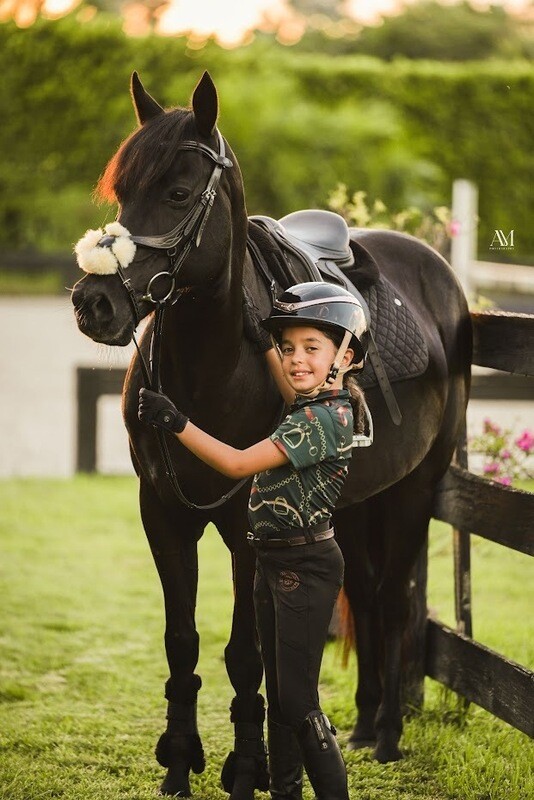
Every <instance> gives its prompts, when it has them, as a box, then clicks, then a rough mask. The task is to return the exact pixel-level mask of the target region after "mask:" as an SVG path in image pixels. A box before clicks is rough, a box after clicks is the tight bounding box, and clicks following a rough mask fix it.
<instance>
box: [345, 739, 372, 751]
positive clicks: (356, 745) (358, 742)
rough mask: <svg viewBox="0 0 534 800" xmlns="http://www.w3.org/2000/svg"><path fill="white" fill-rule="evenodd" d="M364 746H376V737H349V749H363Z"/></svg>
mask: <svg viewBox="0 0 534 800" xmlns="http://www.w3.org/2000/svg"><path fill="white" fill-rule="evenodd" d="M364 747H376V739H374V738H373V739H352V738H351V739H349V741H348V742H347V746H346V749H347V750H363V748H364Z"/></svg>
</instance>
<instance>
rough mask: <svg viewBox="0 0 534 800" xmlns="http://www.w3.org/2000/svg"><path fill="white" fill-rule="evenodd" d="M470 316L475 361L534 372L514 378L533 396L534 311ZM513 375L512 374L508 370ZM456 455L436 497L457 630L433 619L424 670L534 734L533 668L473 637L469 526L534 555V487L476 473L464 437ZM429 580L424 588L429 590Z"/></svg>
mask: <svg viewBox="0 0 534 800" xmlns="http://www.w3.org/2000/svg"><path fill="white" fill-rule="evenodd" d="M471 319H472V322H473V337H474V348H473V363H474V364H477V365H479V366H484V367H492V368H494V369H500V370H507V371H508V372H510V373H512V372H515V373H520V374H521V375H523V376H529V377H526V378H521V379H520V380H519V384H516V385H520V386H521V387H522V389H521V391H522V392H524V393H525V397H526V398H528V397H530V398H532V397H533V394H534V384H533V382H532V379H533V376H534V315H528V314H508V313H502V312H498V313H491V312H484V313H472V314H471ZM482 377H483V378H486V377H488V376H482ZM513 379H514V376H513V375H510V376H508V377H505V378H504V380H505V381H506V380H508V381H512V380H513ZM515 379H516V381H517V376H515ZM501 380H502V379H501ZM475 385H476V384H475ZM479 385H480V384H479ZM482 385H484V382H482ZM486 390H487V385H486ZM472 396H473V395H472ZM457 462H458V465H456V466H454V465H453V466H451V467H450V468H449V470H448V472H447V474H446V475H445V477H444V479H443V480H442V481H441V484H440V486H439V487H438V492H437V494H436V500H435V505H434V516H435V518H436V519H440V520H443V521H444V522H447V523H449V524H450V525H452V526H453V541H454V584H455V607H456V625H457V630H455V631H454V630H452V629H451V628H449V627H447V626H446V625H444V624H443V623H442V622H439V621H438V620H435V619H430V618H428V619H427V621H426V628H425V635H426V655H425V673H426V674H427V675H429V676H430V677H432V678H434V679H435V680H437V681H439V682H440V683H443V684H444V685H445V686H448V687H449V688H451V689H453V690H454V691H455V692H457V693H458V694H460V695H462V696H463V697H464V698H466V699H467V700H468V701H470V702H473V703H476V704H477V705H479V706H481V707H482V708H485V709H486V710H487V711H489V712H490V713H492V714H493V715H494V716H497V717H499V718H500V719H502V720H504V721H505V722H508V723H509V724H510V725H513V726H514V727H515V728H517V729H518V730H520V731H523V732H524V733H526V734H528V735H529V736H531V737H533V738H534V715H533V713H532V709H533V708H534V672H532V671H531V670H529V669H527V668H526V667H523V666H521V665H520V664H515V663H514V662H512V661H510V660H509V659H507V658H506V657H505V656H504V655H501V654H500V653H496V652H494V651H493V650H490V649H489V648H487V647H484V646H483V645H481V644H479V643H478V642H476V641H474V640H473V638H472V637H471V634H472V619H471V552H470V534H471V533H476V534H477V535H478V536H481V537H482V538H484V539H488V540H489V541H492V542H497V543H498V544H501V545H504V546H505V547H508V548H511V549H513V550H516V551H518V552H520V553H525V554H527V555H534V494H531V493H529V492H522V491H519V490H517V489H512V488H510V487H507V486H502V485H500V484H498V483H495V482H492V481H486V480H484V479H483V478H480V477H478V476H476V475H473V474H472V473H470V472H469V471H468V470H467V450H466V442H465V441H463V442H461V443H460V446H459V449H458V452H457ZM425 555H426V554H425ZM425 588H426V587H419V591H420V592H422V593H425ZM425 602H426V599H425Z"/></svg>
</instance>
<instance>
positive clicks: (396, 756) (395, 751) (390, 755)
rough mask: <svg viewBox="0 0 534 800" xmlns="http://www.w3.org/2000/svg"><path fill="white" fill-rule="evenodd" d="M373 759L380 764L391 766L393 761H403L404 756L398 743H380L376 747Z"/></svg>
mask: <svg viewBox="0 0 534 800" xmlns="http://www.w3.org/2000/svg"><path fill="white" fill-rule="evenodd" d="M373 758H374V759H375V760H376V761H378V762H379V763H380V764H389V763H390V762H391V761H401V759H403V758H404V754H403V753H402V751H401V750H400V749H399V746H398V744H397V743H396V742H380V741H379V742H378V743H377V745H376V747H375V751H374V753H373Z"/></svg>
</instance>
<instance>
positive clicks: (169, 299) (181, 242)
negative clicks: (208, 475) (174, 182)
mask: <svg viewBox="0 0 534 800" xmlns="http://www.w3.org/2000/svg"><path fill="white" fill-rule="evenodd" d="M217 136H218V152H215V150H213V149H212V148H211V147H208V145H205V144H202V143H201V142H195V141H185V142H181V143H180V144H179V145H178V148H177V149H178V150H192V151H195V152H197V153H201V154H202V155H204V156H206V157H207V158H209V159H210V160H211V161H213V162H214V165H215V166H214V167H213V170H212V173H211V175H210V178H209V180H208V183H207V185H206V188H205V189H204V191H203V192H202V194H201V195H200V197H199V199H198V201H197V202H196V203H195V205H194V206H193V208H192V209H191V210H190V211H189V212H188V214H186V216H185V217H184V218H183V219H182V220H181V221H180V222H179V223H178V225H176V227H174V228H173V229H172V230H170V231H168V232H167V233H163V234H160V235H159V236H133V235H131V236H130V238H131V240H132V241H133V242H135V244H136V245H141V246H142V247H148V248H151V249H154V250H165V251H166V252H167V257H168V259H169V266H168V269H167V270H163V271H162V272H158V273H156V275H153V276H152V277H151V278H150V280H149V282H148V285H147V288H146V290H145V293H144V294H143V296H142V297H141V300H143V301H145V302H149V303H153V304H154V306H155V318H154V329H153V332H152V338H151V342H150V358H149V365H148V366H147V364H146V361H145V359H144V357H143V354H142V353H141V350H140V348H139V345H138V343H137V340H136V338H135V335H134V337H133V340H134V343H135V346H136V348H137V352H138V354H139V358H140V364H141V370H142V373H143V378H144V381H145V384H146V385H147V387H148V388H150V389H152V390H153V391H156V392H159V391H161V380H160V350H161V338H162V330H163V318H164V314H165V309H166V308H167V305H168V304H169V303H170V304H173V303H175V302H176V301H177V300H178V299H179V297H180V295H181V291H180V290H177V289H176V276H177V275H178V273H179V271H180V269H181V268H182V266H183V264H184V262H185V260H186V258H187V257H188V255H189V253H190V252H191V249H192V248H193V247H198V246H199V244H200V241H201V239H202V234H203V233H204V229H205V227H206V222H207V220H208V217H209V214H210V211H211V209H212V207H213V203H214V201H215V197H216V195H217V188H218V186H219V181H220V179H221V176H222V173H223V170H225V169H227V168H229V167H232V166H233V164H232V162H231V161H230V159H229V158H227V156H226V150H225V145H224V139H223V137H222V136H221V134H220V132H219V131H218V130H217ZM108 239H110V240H112V239H113V237H104V238H103V239H102V240H101V241H100V242H99V245H100V246H101V247H105V246H107V245H108V244H111V241H109V242H108V241H107V240H108ZM117 274H118V275H119V278H120V279H121V282H122V285H123V286H124V288H125V289H126V292H127V294H128V297H129V300H130V304H131V306H132V310H133V313H134V317H135V325H136V327H137V325H138V324H139V322H140V321H141V314H140V311H139V304H138V300H137V297H136V294H135V290H134V288H133V286H132V285H131V281H130V278H128V277H127V276H126V273H125V270H124V268H123V267H122V266H121V265H120V264H118V267H117ZM158 283H159V284H160V287H159V288H160V291H159V292H158V291H157V289H158ZM156 434H157V437H158V441H159V445H160V450H161V454H162V457H163V461H164V463H165V471H166V474H167V477H168V478H169V481H170V483H171V486H172V487H173V489H174V491H175V493H176V495H177V497H178V499H179V500H180V501H181V502H182V503H183V504H184V505H186V506H187V507H188V508H194V509H197V510H203V511H204V510H208V509H211V508H216V507H217V506H220V505H222V504H223V503H225V502H226V500H228V499H229V498H230V497H232V496H233V495H234V494H236V493H237V492H238V491H239V489H241V487H242V486H244V484H245V483H246V482H247V481H248V480H249V479H248V478H244V479H243V480H241V481H239V483H237V484H236V485H235V486H234V487H233V488H232V489H230V491H229V492H227V493H226V494H224V495H223V496H222V497H220V498H219V499H218V500H216V501H215V502H213V503H208V504H207V505H197V504H196V503H193V502H191V501H190V500H188V499H187V498H186V497H185V495H184V493H183V492H182V489H181V487H180V484H179V482H178V478H177V476H176V472H175V469H174V466H173V463H172V459H171V456H170V453H169V447H168V443H167V439H166V436H165V432H164V431H163V430H161V428H156Z"/></svg>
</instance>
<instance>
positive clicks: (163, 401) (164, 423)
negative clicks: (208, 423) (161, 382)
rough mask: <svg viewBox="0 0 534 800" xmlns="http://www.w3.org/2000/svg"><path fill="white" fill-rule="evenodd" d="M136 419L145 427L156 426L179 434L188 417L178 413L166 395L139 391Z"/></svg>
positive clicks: (144, 390)
mask: <svg viewBox="0 0 534 800" xmlns="http://www.w3.org/2000/svg"><path fill="white" fill-rule="evenodd" d="M137 415H138V417H139V419H140V420H141V422H145V423H146V424H147V425H156V426H157V427H159V428H164V429H165V430H167V431H172V432H173V433H181V432H182V431H183V429H184V428H185V426H186V425H187V423H188V422H189V419H188V417H186V416H185V414H182V412H181V411H178V409H177V408H176V406H175V405H174V403H173V402H172V400H169V398H168V397H167V395H166V394H160V393H159V392H152V391H150V389H141V390H140V391H139V411H138V414H137Z"/></svg>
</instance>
